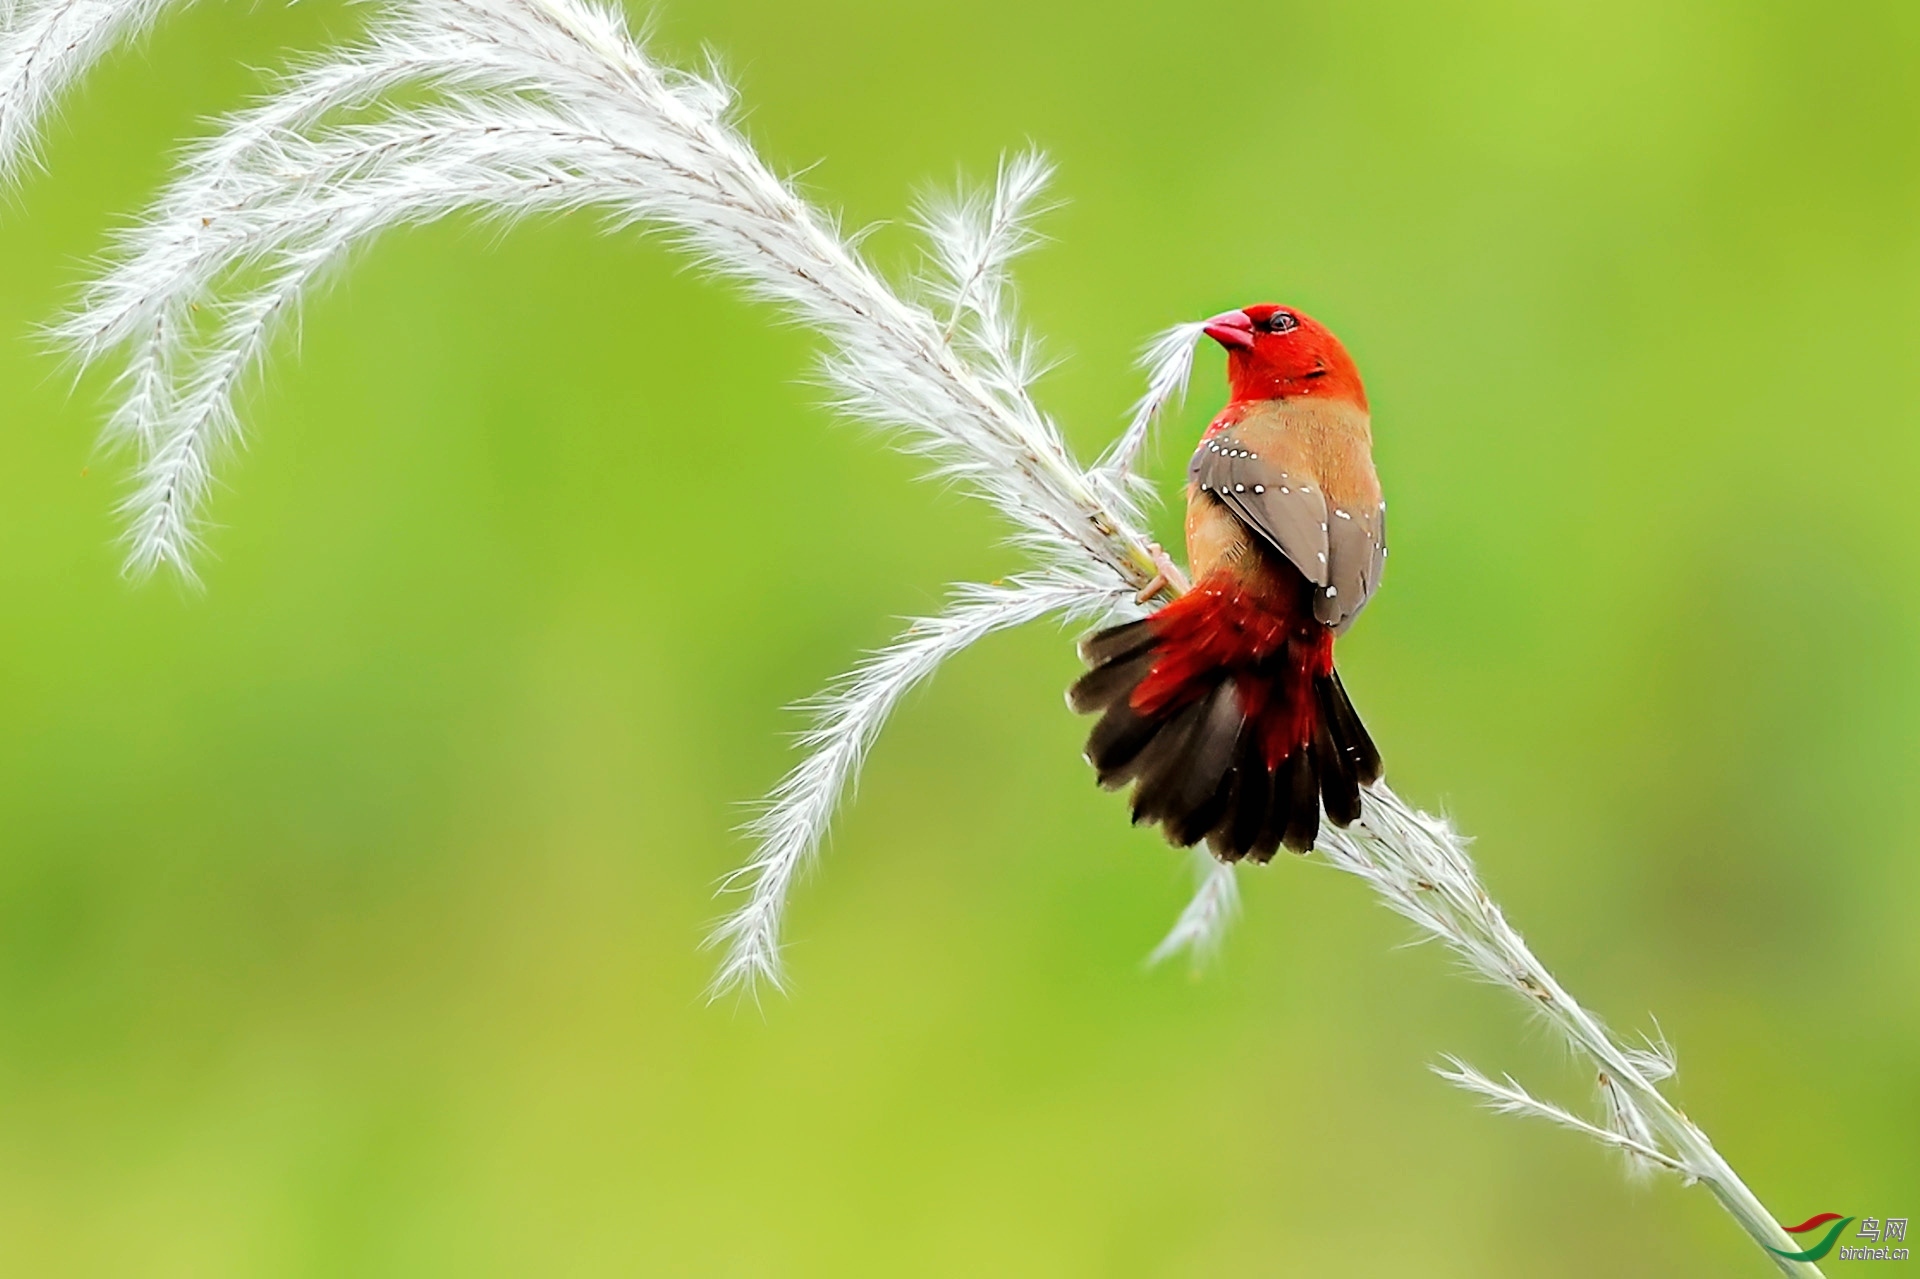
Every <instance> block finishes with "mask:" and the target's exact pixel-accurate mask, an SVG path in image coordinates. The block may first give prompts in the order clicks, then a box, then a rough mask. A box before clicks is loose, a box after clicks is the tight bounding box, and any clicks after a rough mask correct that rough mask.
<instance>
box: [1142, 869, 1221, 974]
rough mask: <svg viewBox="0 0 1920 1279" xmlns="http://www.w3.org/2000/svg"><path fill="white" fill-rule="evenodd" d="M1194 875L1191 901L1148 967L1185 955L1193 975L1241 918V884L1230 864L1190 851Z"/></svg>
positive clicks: (1150, 957) (1162, 939)
mask: <svg viewBox="0 0 1920 1279" xmlns="http://www.w3.org/2000/svg"><path fill="white" fill-rule="evenodd" d="M1193 863H1194V867H1193V873H1194V877H1195V879H1197V880H1198V881H1199V882H1198V886H1197V887H1196V888H1195V889H1194V892H1193V900H1192V901H1189V902H1188V903H1187V908H1186V909H1185V910H1183V911H1181V912H1180V918H1179V919H1177V920H1175V921H1174V924H1173V929H1172V930H1171V931H1170V932H1168V933H1167V935H1166V936H1165V937H1163V938H1161V940H1160V944H1159V945H1158V946H1155V947H1154V948H1153V953H1152V954H1150V955H1148V956H1147V967H1149V968H1156V967H1158V966H1159V965H1161V964H1163V963H1165V962H1166V961H1167V960H1169V959H1172V958H1173V957H1174V956H1175V955H1178V954H1180V953H1181V952H1182V951H1185V952H1186V954H1187V956H1188V958H1189V959H1190V960H1191V962H1192V964H1193V968H1194V971H1195V972H1198V971H1199V970H1200V969H1202V968H1204V967H1206V966H1207V964H1208V963H1209V962H1211V961H1212V959H1213V958H1214V956H1216V955H1217V954H1219V952H1220V945H1221V943H1222V942H1224V941H1225V940H1226V937H1227V929H1228V928H1229V927H1231V926H1232V924H1233V921H1234V919H1235V918H1236V917H1238V915H1239V914H1240V881H1239V879H1238V878H1237V870H1236V868H1235V867H1234V865H1233V863H1232V862H1223V861H1218V860H1216V859H1215V858H1214V857H1213V856H1212V855H1211V854H1210V853H1208V852H1207V851H1206V850H1205V849H1203V848H1197V847H1196V848H1195V849H1194V850H1193Z"/></svg>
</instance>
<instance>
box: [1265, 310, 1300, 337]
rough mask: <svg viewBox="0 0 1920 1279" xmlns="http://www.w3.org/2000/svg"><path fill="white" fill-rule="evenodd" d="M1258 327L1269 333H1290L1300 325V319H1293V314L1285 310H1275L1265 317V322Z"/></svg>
mask: <svg viewBox="0 0 1920 1279" xmlns="http://www.w3.org/2000/svg"><path fill="white" fill-rule="evenodd" d="M1260 327H1261V328H1263V329H1265V330H1266V331H1267V332H1269V333H1291V332H1293V330H1295V329H1297V328H1299V327H1300V321H1298V320H1296V319H1294V318H1293V316H1291V315H1289V314H1288V313H1287V312H1285V311H1275V312H1274V313H1273V314H1272V315H1270V316H1268V317H1267V322H1266V323H1265V324H1263V325H1261V326H1260Z"/></svg>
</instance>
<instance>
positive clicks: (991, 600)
mask: <svg viewBox="0 0 1920 1279" xmlns="http://www.w3.org/2000/svg"><path fill="white" fill-rule="evenodd" d="M1130 602H1131V593H1130V592H1128V591H1126V590H1125V589H1124V588H1120V589H1116V588H1115V587H1113V586H1111V585H1108V584H1104V583H1101V582H1098V581H1095V580H1090V579H1087V578H1075V577H1060V576H1054V575H1034V576H1029V577H1017V578H1014V579H1012V580H1010V581H1007V582H1004V583H1000V584H996V585H993V586H978V585H974V586H962V587H958V588H956V590H955V592H954V602H953V605H952V606H951V607H950V608H948V610H947V611H946V612H945V613H942V614H941V615H940V616H938V617H933V618H921V619H919V620H917V621H915V622H914V623H913V624H912V625H910V626H908V627H907V629H906V631H905V632H904V633H903V634H902V635H901V636H900V637H899V638H898V639H896V640H895V641H894V642H893V643H892V644H890V645H888V646H887V647H886V648H884V649H881V650H880V651H879V652H877V653H875V654H873V655H872V656H871V657H869V658H868V659H867V660H866V661H865V662H862V663H861V664H860V665H859V666H857V667H855V668H854V669H853V671H852V673H851V674H849V675H848V676H846V677H845V679H844V680H842V681H841V682H840V683H839V684H838V685H837V686H836V687H834V688H832V689H830V690H829V691H828V692H826V693H825V694H823V695H822V696H821V697H819V698H817V699H816V700H815V701H814V702H813V703H812V705H811V707H810V708H809V709H811V710H812V711H813V712H814V715H815V724H814V727H813V728H812V729H810V730H809V731H808V732H806V733H805V734H804V735H802V737H801V739H800V744H801V747H802V749H803V750H805V751H806V752H807V754H806V758H805V759H804V760H802V761H801V762H800V764H799V765H798V766H797V767H795V768H794V770H793V771H792V772H790V773H788V774H787V775H786V777H785V778H783V779H782V780H781V782H780V784H779V785H778V786H776V787H774V790H773V793H772V795H771V796H769V797H768V802H767V807H766V810H765V811H764V812H762V813H761V814H760V815H759V816H758V817H756V818H755V819H754V820H753V821H752V822H751V823H750V824H749V826H748V830H749V831H750V832H751V833H752V835H753V837H754V839H755V840H756V842H757V843H758V845H759V848H758V850H757V851H756V852H755V854H754V856H753V859H752V860H751V861H749V862H748V863H747V864H746V865H744V866H742V867H740V868H739V869H738V870H736V871H734V872H733V873H732V874H731V875H729V876H728V877H727V878H726V880H725V881H723V887H724V888H726V889H740V890H743V891H745V892H746V894H747V900H746V902H745V903H744V904H742V905H741V906H740V907H739V908H738V909H736V910H734V911H733V912H732V913H731V914H729V915H728V916H727V917H726V918H725V919H724V920H723V921H722V922H721V924H720V925H719V927H718V928H716V929H715V930H714V932H713V934H712V936H711V937H710V938H709V939H708V944H709V945H713V946H719V947H724V948H725V951H726V957H725V958H724V959H723V960H722V961H721V964H720V970H719V973H718V975H717V976H716V977H715V978H714V981H713V986H712V989H711V992H710V993H711V994H712V995H714V996H716V997H717V996H719V995H721V994H724V993H726V992H728V991H730V990H735V989H751V988H752V987H754V986H755V985H757V984H759V983H761V982H765V983H766V984H767V985H770V986H772V987H774V988H775V989H779V988H781V987H782V985H783V977H782V971H781V964H780V922H781V917H782V915H783V914H784V912H785V909H786V901H787V893H788V890H789V889H790V888H791V887H792V885H793V882H794V879H795V877H796V876H797V875H798V874H799V873H800V871H801V870H802V869H803V868H804V867H805V866H806V865H807V863H808V862H809V861H811V860H812V858H813V857H814V855H815V854H816V852H817V851H818V849H819V847H820V842H821V840H822V839H823V838H824V837H825V835H826V831H827V827H828V825H829V823H831V821H832V820H833V814H834V810H835V809H836V808H838V807H839V804H840V801H841V797H842V796H843V795H845V794H846V793H847V792H848V791H849V790H851V789H852V788H853V785H854V783H855V780H856V779H857V777H858V776H859V772H860V763H861V761H862V760H863V759H864V758H865V756H866V753H867V749H868V748H869V747H870V746H872V744H873V739H874V738H875V737H876V736H877V735H878V734H879V732H880V728H881V726H882V725H883V724H884V723H886V720H887V716H888V715H890V714H891V713H892V711H893V708H894V707H895V706H897V705H899V702H900V699H901V698H902V697H904V696H905V695H906V694H907V692H908V691H909V690H911V689H913V688H914V687H915V686H916V685H918V684H919V683H921V681H923V680H925V679H926V678H927V677H928V676H930V675H932V674H933V673H934V671H935V670H937V669H938V668H939V666H940V664H941V663H942V662H944V661H946V660H947V659H948V658H949V657H952V656H953V655H954V654H956V653H958V652H960V651H961V650H962V649H964V648H967V647H968V646H970V645H972V644H974V643H975V642H977V641H978V640H981V639H984V638H985V637H986V636H988V635H991V634H992V633H994V632H995V631H1002V630H1006V629H1008V628H1010V627H1015V626H1024V625H1025V624H1027V623H1028V622H1035V621H1039V620H1040V619H1041V618H1044V617H1050V616H1053V615H1056V614H1058V615H1061V616H1064V617H1067V618H1087V617H1093V616H1104V615H1107V614H1111V613H1113V612H1115V611H1116V610H1118V609H1121V608H1124V607H1126V606H1127V605H1128V604H1129V603H1130Z"/></svg>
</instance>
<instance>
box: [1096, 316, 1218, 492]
mask: <svg viewBox="0 0 1920 1279" xmlns="http://www.w3.org/2000/svg"><path fill="white" fill-rule="evenodd" d="M1205 328H1206V321H1204V320H1195V321H1192V322H1191V323H1187V324H1176V325H1174V326H1173V327H1172V328H1170V329H1166V330H1164V331H1162V332H1161V333H1160V334H1159V335H1158V336H1156V337H1155V338H1154V339H1153V341H1151V342H1149V343H1147V346H1146V349H1145V350H1143V351H1142V352H1141V353H1140V367H1141V368H1142V369H1145V370H1146V374H1147V389H1146V390H1145V391H1144V392H1142V393H1141V395H1140V398H1139V399H1138V400H1136V401H1134V405H1133V416H1132V417H1131V418H1129V419H1128V421H1127V428H1126V430H1124V431H1122V432H1121V433H1120V437H1119V438H1118V439H1116V440H1115V441H1114V442H1113V444H1112V446H1111V447H1109V448H1108V449H1107V451H1106V454H1105V455H1104V456H1103V457H1101V459H1100V461H1099V464H1098V466H1097V468H1096V470H1097V472H1098V474H1099V475H1100V476H1101V477H1102V479H1104V480H1106V481H1108V483H1109V485H1110V486H1111V487H1112V488H1114V489H1116V490H1121V491H1124V490H1125V489H1126V488H1127V487H1128V486H1130V485H1133V486H1139V485H1144V483H1145V481H1143V480H1141V479H1140V478H1139V477H1138V476H1136V475H1134V473H1133V467H1134V464H1135V463H1136V462H1137V461H1139V458H1140V450H1141V449H1142V448H1144V447H1146V443H1147V439H1148V437H1149V436H1150V435H1151V434H1152V433H1153V424H1154V423H1155V422H1157V421H1158V420H1159V419H1160V415H1161V414H1162V413H1163V412H1165V411H1166V408H1167V406H1168V405H1169V404H1172V403H1173V402H1174V401H1175V400H1179V399H1183V398H1185V396H1186V394H1187V381H1188V379H1189V378H1191V377H1192V376H1193V348H1194V345H1195V344H1196V343H1198V342H1199V341H1200V337H1201V332H1202V330H1204V329H1205ZM1115 481H1118V483H1115Z"/></svg>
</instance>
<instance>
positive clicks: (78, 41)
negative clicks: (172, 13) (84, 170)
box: [0, 0, 171, 188]
mask: <svg viewBox="0 0 1920 1279" xmlns="http://www.w3.org/2000/svg"><path fill="white" fill-rule="evenodd" d="M170 2H171V0H17V2H16V0H0V188H4V187H6V186H7V185H8V184H10V183H11V182H12V181H14V180H15V179H17V178H18V177H19V176H20V173H21V171H22V170H23V169H24V168H25V167H26V166H27V165H29V164H31V163H32V162H33V161H34V159H35V157H36V156H37V154H38V146H39V138H40V134H41V132H42V131H43V130H44V129H45V128H46V123H47V119H48V117H49V116H51V115H52V113H53V110H54V108H55V107H56V106H58V105H59V101H60V97H61V95H62V94H63V93H65V92H66V91H67V90H68V89H69V88H71V87H72V86H73V84H74V82H75V81H77V80H78V79H79V78H80V77H81V76H82V75H84V74H85V73H86V71H87V68H89V67H91V66H92V65H93V64H94V63H95V62H98V61H99V60H100V59H101V58H103V57H105V56H106V55H107V54H109V53H111V52H113V51H114V50H115V49H117V48H119V47H120V46H121V45H124V44H127V43H129V42H131V41H133V40H135V39H137V38H138V37H139V36H140V35H141V34H142V33H143V32H145V31H146V30H147V28H148V27H150V26H152V25H153V22H154V19H156V18H158V17H159V16H160V13H161V12H162V11H163V10H164V9H166V7H167V5H168V4H169V3H170Z"/></svg>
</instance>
